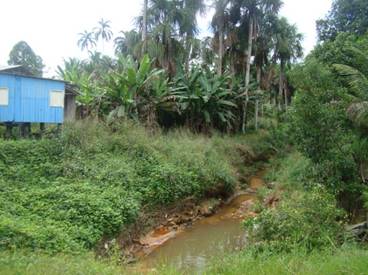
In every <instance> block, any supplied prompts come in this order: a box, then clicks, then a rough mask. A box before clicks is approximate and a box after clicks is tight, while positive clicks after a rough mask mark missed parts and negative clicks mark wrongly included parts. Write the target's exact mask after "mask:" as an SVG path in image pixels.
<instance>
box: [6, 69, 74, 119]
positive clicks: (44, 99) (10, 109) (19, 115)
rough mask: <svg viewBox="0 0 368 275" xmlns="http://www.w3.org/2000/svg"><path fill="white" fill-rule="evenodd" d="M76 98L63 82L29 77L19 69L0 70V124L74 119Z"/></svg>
mask: <svg viewBox="0 0 368 275" xmlns="http://www.w3.org/2000/svg"><path fill="white" fill-rule="evenodd" d="M76 96H77V92H76V91H75V88H74V87H72V86H71V85H70V84H68V83H66V82H64V81H61V80H55V79H47V78H40V77H34V76H30V75H29V74H28V73H27V70H26V68H24V67H23V66H10V67H6V68H0V123H14V124H21V123H48V124H61V123H63V122H64V120H68V121H71V120H74V119H75V114H76Z"/></svg>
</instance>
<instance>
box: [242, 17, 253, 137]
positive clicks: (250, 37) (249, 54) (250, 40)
mask: <svg viewBox="0 0 368 275" xmlns="http://www.w3.org/2000/svg"><path fill="white" fill-rule="evenodd" d="M253 20H254V19H253V17H250V19H249V31H248V49H247V65H246V71H245V103H244V110H243V125H242V132H243V133H245V130H246V127H247V109H248V101H249V82H250V62H251V61H252V47H253V28H254V21H253Z"/></svg>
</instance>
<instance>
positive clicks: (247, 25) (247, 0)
mask: <svg viewBox="0 0 368 275" xmlns="http://www.w3.org/2000/svg"><path fill="white" fill-rule="evenodd" d="M281 6H282V2H281V0H242V1H239V0H233V1H232V8H231V13H232V14H234V15H235V18H234V19H235V21H236V24H237V25H239V26H240V27H239V28H240V29H244V31H245V32H246V33H247V35H245V36H244V37H246V42H245V45H246V47H245V55H246V64H245V80H244V86H245V89H244V90H245V91H244V93H243V96H245V101H244V106H243V123H242V131H243V132H245V128H246V123H247V106H248V101H249V89H250V69H251V60H252V56H253V41H254V39H255V38H256V37H257V35H258V30H259V23H258V22H259V20H262V18H264V17H265V16H266V15H267V14H277V13H278V12H279V10H280V8H281ZM243 40H244V39H243Z"/></svg>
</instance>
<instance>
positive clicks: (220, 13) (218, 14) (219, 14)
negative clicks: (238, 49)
mask: <svg viewBox="0 0 368 275" xmlns="http://www.w3.org/2000/svg"><path fill="white" fill-rule="evenodd" d="M228 4H229V0H217V1H216V2H215V14H214V16H213V19H212V27H213V28H214V30H215V32H216V36H218V61H217V73H218V75H222V72H223V62H224V61H223V59H224V36H225V25H226V18H227V17H228V11H227V10H226V7H227V5H228Z"/></svg>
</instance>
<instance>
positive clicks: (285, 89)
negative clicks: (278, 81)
mask: <svg viewBox="0 0 368 275" xmlns="http://www.w3.org/2000/svg"><path fill="white" fill-rule="evenodd" d="M283 87H284V96H285V109H287V107H288V106H289V95H288V94H289V91H288V88H287V86H286V79H285V78H284V86H283Z"/></svg>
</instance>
